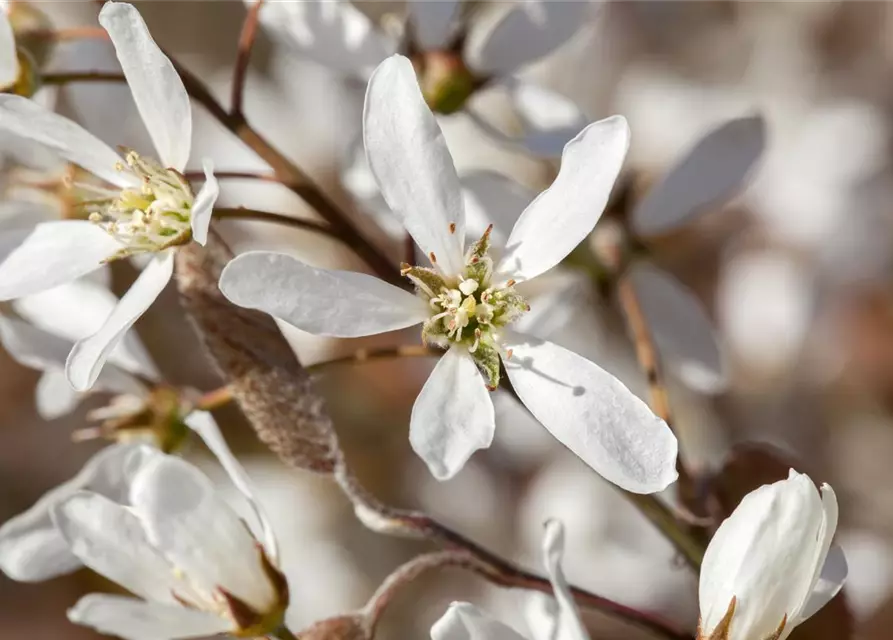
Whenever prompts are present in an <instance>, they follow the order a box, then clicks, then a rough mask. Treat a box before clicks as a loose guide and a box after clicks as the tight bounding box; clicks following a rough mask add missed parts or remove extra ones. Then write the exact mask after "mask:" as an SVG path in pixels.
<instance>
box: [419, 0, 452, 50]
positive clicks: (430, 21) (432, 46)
mask: <svg viewBox="0 0 893 640" xmlns="http://www.w3.org/2000/svg"><path fill="white" fill-rule="evenodd" d="M460 6H461V3H460V2H459V0H434V1H433V2H432V0H409V3H408V8H409V19H410V20H411V21H412V26H413V33H414V35H415V38H416V41H417V44H419V45H420V46H421V48H422V50H425V51H430V50H437V49H442V48H444V47H445V46H446V45H447V39H448V38H449V36H450V34H451V33H452V30H453V21H454V20H455V19H456V16H457V14H458V12H459V7H460Z"/></svg>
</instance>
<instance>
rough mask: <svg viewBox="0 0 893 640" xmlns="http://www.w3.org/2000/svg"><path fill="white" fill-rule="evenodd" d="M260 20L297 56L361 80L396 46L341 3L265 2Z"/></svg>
mask: <svg viewBox="0 0 893 640" xmlns="http://www.w3.org/2000/svg"><path fill="white" fill-rule="evenodd" d="M250 1H251V2H253V1H254V0H250ZM260 20H261V23H262V24H263V25H264V26H265V27H266V28H268V29H270V30H271V31H272V32H273V33H274V34H276V35H277V36H279V37H280V38H281V39H282V40H283V41H284V42H285V43H286V44H287V45H289V46H291V47H294V48H295V49H296V50H297V51H298V52H299V53H301V54H303V55H307V56H309V57H310V58H312V59H313V60H316V61H317V62H318V63H320V64H322V65H324V66H326V67H329V68H330V69H334V70H335V71H339V72H341V73H345V74H351V75H355V76H357V77H360V78H366V77H368V75H369V74H370V73H371V72H372V70H373V69H374V68H375V67H376V65H378V63H379V62H381V61H382V60H384V59H385V58H387V57H388V56H389V55H391V54H392V53H394V51H395V49H396V43H394V42H393V41H391V39H389V38H388V37H386V36H385V34H383V33H381V32H379V31H378V29H377V28H376V26H375V25H374V24H373V23H372V21H371V20H370V19H369V18H368V17H367V16H366V15H365V14H364V13H363V12H362V11H360V10H359V9H357V8H356V7H355V6H353V4H352V3H350V2H346V1H344V0H304V1H303V2H268V3H266V5H265V6H264V8H263V11H261V12H260Z"/></svg>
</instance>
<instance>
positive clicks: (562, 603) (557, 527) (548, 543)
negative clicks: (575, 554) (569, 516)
mask: <svg viewBox="0 0 893 640" xmlns="http://www.w3.org/2000/svg"><path fill="white" fill-rule="evenodd" d="M543 557H544V564H545V565H546V571H548V573H549V581H550V582H551V583H552V589H553V590H554V591H555V599H556V600H557V601H558V609H559V618H558V620H556V623H557V629H556V631H557V635H555V636H553V637H554V640H589V634H588V633H586V629H585V627H584V626H583V623H582V621H581V620H580V614H579V612H578V611H577V605H576V604H575V603H574V596H573V595H572V594H571V591H570V587H569V586H568V584H567V579H565V577H564V571H563V570H562V568H561V563H562V559H563V557H564V527H563V526H562V524H561V523H560V522H558V521H557V520H550V521H549V522H547V523H546V532H545V535H544V536H543Z"/></svg>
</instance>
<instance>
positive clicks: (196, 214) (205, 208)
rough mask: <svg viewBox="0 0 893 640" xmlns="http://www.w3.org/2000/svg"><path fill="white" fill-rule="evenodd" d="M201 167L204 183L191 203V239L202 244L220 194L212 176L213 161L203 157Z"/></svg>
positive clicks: (215, 179) (205, 238)
mask: <svg viewBox="0 0 893 640" xmlns="http://www.w3.org/2000/svg"><path fill="white" fill-rule="evenodd" d="M202 167H203V168H204V170H205V184H203V185H202V188H201V189H200V190H199V192H198V194H196V196H195V202H194V203H193V204H192V239H193V240H195V241H196V242H198V243H199V244H200V245H202V246H204V244H205V243H206V242H207V241H208V227H209V226H210V225H211V214H212V213H214V205H215V204H216V203H217V196H219V195H220V186H219V185H218V184H217V178H215V177H214V163H213V162H211V160H209V159H207V158H205V160H204V161H203V162H202Z"/></svg>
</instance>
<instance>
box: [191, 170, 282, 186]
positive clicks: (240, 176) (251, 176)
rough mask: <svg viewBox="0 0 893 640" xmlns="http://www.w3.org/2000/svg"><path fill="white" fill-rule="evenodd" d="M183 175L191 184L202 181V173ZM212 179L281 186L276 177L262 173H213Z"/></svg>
mask: <svg viewBox="0 0 893 640" xmlns="http://www.w3.org/2000/svg"><path fill="white" fill-rule="evenodd" d="M183 175H184V176H186V179H187V180H189V181H190V182H192V181H193V180H204V179H205V174H204V172H203V171H184V172H183ZM214 177H215V178H218V179H227V178H233V179H236V180H260V181H262V182H272V183H275V184H282V183H281V182H279V179H278V178H276V176H271V175H265V174H263V173H252V172H251V171H217V170H215V171H214Z"/></svg>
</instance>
